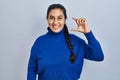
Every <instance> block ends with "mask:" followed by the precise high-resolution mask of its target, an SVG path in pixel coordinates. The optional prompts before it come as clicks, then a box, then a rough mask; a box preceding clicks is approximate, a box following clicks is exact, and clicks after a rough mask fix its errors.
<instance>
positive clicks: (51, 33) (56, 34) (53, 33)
mask: <svg viewBox="0 0 120 80" xmlns="http://www.w3.org/2000/svg"><path fill="white" fill-rule="evenodd" d="M47 30H48V33H47V34H49V35H52V36H58V35H64V28H63V29H62V30H61V31H60V32H57V33H55V32H53V31H52V30H51V29H50V28H49V27H48V28H47Z"/></svg>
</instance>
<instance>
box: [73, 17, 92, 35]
mask: <svg viewBox="0 0 120 80" xmlns="http://www.w3.org/2000/svg"><path fill="white" fill-rule="evenodd" d="M73 20H74V21H75V22H76V24H77V26H78V27H77V28H72V31H78V32H81V33H84V34H86V33H88V32H90V29H89V27H88V25H87V20H86V19H85V18H73Z"/></svg>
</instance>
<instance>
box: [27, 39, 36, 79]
mask: <svg viewBox="0 0 120 80" xmlns="http://www.w3.org/2000/svg"><path fill="white" fill-rule="evenodd" d="M37 53H38V40H36V41H35V43H34V44H33V46H32V48H31V54H30V58H29V62H28V71H27V80H36V74H37Z"/></svg>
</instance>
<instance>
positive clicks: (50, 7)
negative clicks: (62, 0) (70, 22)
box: [46, 4, 76, 63]
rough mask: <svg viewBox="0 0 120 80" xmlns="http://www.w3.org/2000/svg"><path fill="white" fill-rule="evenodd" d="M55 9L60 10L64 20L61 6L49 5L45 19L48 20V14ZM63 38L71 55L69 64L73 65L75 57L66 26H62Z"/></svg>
mask: <svg viewBox="0 0 120 80" xmlns="http://www.w3.org/2000/svg"><path fill="white" fill-rule="evenodd" d="M56 8H59V9H61V10H62V11H63V14H64V17H65V19H67V15H66V9H65V8H64V6H62V5H61V4H52V5H50V6H49V7H48V10H47V17H46V18H47V19H48V15H49V12H50V11H51V10H52V9H56ZM64 36H65V40H66V43H67V46H68V48H69V50H70V52H71V54H70V62H71V63H74V62H75V59H76V56H75V54H74V52H73V46H72V43H71V40H70V35H69V32H68V28H67V25H66V24H65V25H64Z"/></svg>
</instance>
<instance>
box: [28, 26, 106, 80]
mask: <svg viewBox="0 0 120 80" xmlns="http://www.w3.org/2000/svg"><path fill="white" fill-rule="evenodd" d="M85 36H86V39H87V40H88V44H87V43H85V41H84V40H83V39H81V38H79V37H77V36H75V35H73V34H70V38H71V42H72V45H73V48H74V49H73V50H74V53H75V55H76V61H75V63H74V64H71V62H70V61H69V59H70V50H69V48H68V46H67V43H66V41H65V37H64V30H61V31H60V32H59V33H54V32H52V31H51V30H50V28H49V27H48V32H47V33H46V34H45V35H42V36H40V37H38V38H37V39H36V41H35V43H34V44H33V46H32V48H31V54H30V58H29V63H28V72H27V80H36V75H37V74H38V80H78V79H79V78H80V74H81V72H82V66H83V62H84V58H86V59H89V60H93V61H102V60H103V59H104V55H103V52H102V49H101V46H100V44H99V42H98V41H97V40H96V39H95V37H94V35H93V33H92V32H89V33H87V34H85Z"/></svg>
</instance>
